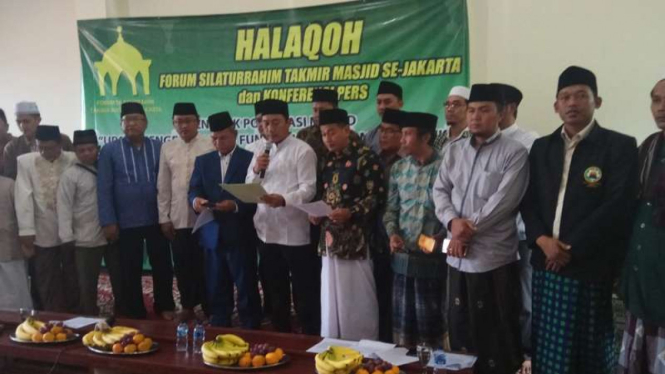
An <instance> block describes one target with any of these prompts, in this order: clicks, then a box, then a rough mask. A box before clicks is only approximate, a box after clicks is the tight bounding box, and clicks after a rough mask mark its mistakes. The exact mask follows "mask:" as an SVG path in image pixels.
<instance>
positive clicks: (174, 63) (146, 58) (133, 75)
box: [78, 0, 469, 145]
mask: <svg viewBox="0 0 665 374" xmlns="http://www.w3.org/2000/svg"><path fill="white" fill-rule="evenodd" d="M78 32H79V43H80V48H81V60H82V63H83V104H84V108H85V109H84V115H83V118H84V123H85V125H86V127H87V128H94V129H96V130H97V132H98V134H99V136H100V140H101V141H102V142H103V143H104V142H108V141H110V140H113V139H115V138H117V137H118V136H122V131H121V127H120V118H119V116H120V104H121V103H122V102H124V101H139V102H141V103H143V105H144V107H145V109H146V112H147V116H148V120H149V126H148V131H147V133H148V135H150V136H153V137H157V138H159V139H162V140H167V139H169V138H171V137H173V136H175V135H176V133H175V131H174V129H173V127H172V121H171V114H172V108H173V104H174V103H176V102H179V101H191V102H194V103H195V104H196V106H197V108H198V111H199V114H200V115H201V119H202V121H201V125H200V127H201V129H202V130H203V131H206V130H207V128H208V127H207V123H206V121H205V119H206V118H207V116H208V115H210V114H212V113H216V112H220V111H225V110H226V111H229V112H230V113H231V115H232V116H233V118H234V120H235V121H236V124H237V128H238V131H239V139H238V141H239V143H240V144H241V145H242V144H247V143H249V142H251V141H253V140H254V139H255V138H256V137H257V136H258V135H256V123H255V120H254V107H253V104H254V103H255V102H256V101H258V100H261V99H266V98H277V99H282V100H285V101H288V102H289V103H290V113H291V116H292V119H293V126H292V131H293V132H296V131H298V130H299V129H301V128H304V127H307V126H310V125H311V124H312V120H311V95H312V89H313V88H317V87H329V88H334V89H336V90H337V91H338V93H339V97H340V107H342V108H344V109H346V110H347V111H348V112H349V114H350V116H351V123H352V125H353V128H354V129H355V130H356V131H358V132H360V133H362V132H365V131H367V130H370V129H371V128H373V127H374V126H376V125H377V124H378V123H379V118H378V115H377V113H376V108H375V96H376V89H377V87H378V85H379V82H380V81H381V80H390V81H394V82H396V83H398V84H400V85H401V86H402V87H403V89H404V109H405V110H412V111H425V112H430V113H434V114H437V115H439V117H440V120H439V124H440V126H443V125H444V124H445V119H444V118H443V116H442V114H443V107H442V103H443V102H444V100H445V97H446V96H447V93H448V91H449V90H450V88H451V87H453V86H455V85H468V83H469V37H468V22H467V9H466V1H465V0H412V1H405V0H378V1H362V2H351V3H343V4H335V5H327V6H318V7H309V8H298V9H290V10H282V11H270V12H259V13H245V14H233V15H219V16H217V15H215V16H197V17H168V18H125V19H101V20H85V21H78Z"/></svg>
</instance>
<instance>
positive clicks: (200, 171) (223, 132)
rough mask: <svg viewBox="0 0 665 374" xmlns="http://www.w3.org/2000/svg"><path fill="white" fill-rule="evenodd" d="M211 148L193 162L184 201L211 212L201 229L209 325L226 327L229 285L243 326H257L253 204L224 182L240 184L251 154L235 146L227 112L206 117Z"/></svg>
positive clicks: (230, 300) (230, 307)
mask: <svg viewBox="0 0 665 374" xmlns="http://www.w3.org/2000/svg"><path fill="white" fill-rule="evenodd" d="M208 124H209V125H210V131H211V138H212V142H213V145H214V146H215V148H216V150H215V151H213V152H210V153H206V154H204V155H202V156H199V157H197V158H196V161H195V162H194V172H193V173H192V178H191V180H190V182H189V201H190V203H191V204H192V206H193V207H194V210H195V211H196V212H197V213H201V212H203V211H204V210H205V209H212V211H213V214H214V217H215V219H214V220H213V221H211V222H209V223H208V224H206V225H204V226H203V227H201V229H200V243H201V246H202V247H203V251H204V255H205V279H206V293H207V299H208V313H209V314H210V324H212V325H213V326H223V327H231V315H232V313H233V304H234V303H233V284H234V283H235V286H236V288H237V290H238V313H239V315H240V323H241V324H242V327H243V328H250V329H254V328H258V327H259V325H260V323H261V306H260V299H259V292H258V288H257V269H256V232H255V231H254V225H252V216H253V215H254V212H255V210H256V206H255V205H254V204H244V203H242V202H241V201H240V200H238V199H236V198H235V197H233V195H231V194H230V193H229V192H228V191H224V190H222V188H221V187H220V184H222V182H223V183H243V182H244V181H245V176H246V173H247V167H248V166H249V163H250V161H251V160H252V153H251V152H249V151H246V150H244V149H242V148H240V147H237V146H236V137H237V135H238V133H237V132H236V129H235V127H234V123H233V120H232V119H231V116H230V115H229V113H228V112H222V113H217V114H213V115H211V116H210V117H208Z"/></svg>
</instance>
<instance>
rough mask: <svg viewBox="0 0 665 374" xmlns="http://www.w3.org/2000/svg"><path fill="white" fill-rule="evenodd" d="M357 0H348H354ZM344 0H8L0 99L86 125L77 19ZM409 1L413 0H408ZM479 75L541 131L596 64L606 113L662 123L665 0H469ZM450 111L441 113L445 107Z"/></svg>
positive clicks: (646, 129)
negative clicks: (572, 73)
mask: <svg viewBox="0 0 665 374" xmlns="http://www.w3.org/2000/svg"><path fill="white" fill-rule="evenodd" d="M346 1H348V0H346ZM338 2H344V0H250V1H247V0H246V1H237V0H236V1H230V0H225V1H219V0H1V1H0V16H1V17H2V21H0V35H2V37H0V51H2V52H3V56H2V57H0V108H4V109H5V112H7V114H8V115H9V118H10V122H11V131H12V132H14V133H18V129H17V128H16V125H15V123H14V120H13V107H14V103H15V102H16V101H19V100H35V101H37V103H38V104H39V106H40V108H41V111H42V117H43V119H44V122H45V123H55V124H58V125H60V126H61V127H62V129H63V131H65V132H67V133H71V132H72V131H74V130H75V129H78V128H81V127H82V124H81V114H80V113H81V97H80V96H81V93H80V84H81V82H80V72H81V63H80V55H79V50H78V36H77V31H76V20H77V19H91V18H104V17H147V16H173V15H197V14H223V13H238V12H249V11H259V10H271V9H282V8H293V7H301V6H312V5H321V4H330V3H338ZM404 3H405V6H408V1H407V0H404ZM468 3H469V22H470V38H471V77H472V81H473V82H487V81H494V82H506V83H511V84H514V85H515V86H517V87H519V88H520V89H521V90H522V91H523V92H524V95H525V99H524V101H523V104H522V106H521V108H520V116H519V122H520V123H522V124H523V126H524V127H528V128H531V129H534V130H536V131H538V132H539V133H540V134H546V133H549V132H551V131H552V130H553V129H554V128H555V127H556V126H557V125H558V124H559V120H558V117H557V116H556V115H555V114H554V112H553V110H552V103H553V101H554V91H555V90H556V81H557V77H558V74H559V73H560V72H561V71H562V70H563V69H564V68H565V67H566V66H568V65H570V64H578V65H581V66H585V67H588V68H590V69H592V70H593V71H594V72H595V73H596V75H597V76H598V86H599V90H600V94H601V96H602V97H603V98H604V100H605V101H604V105H603V108H601V110H600V111H599V112H598V114H597V118H598V120H599V121H600V122H601V123H602V124H603V125H604V126H606V127H610V128H613V129H616V130H619V131H623V132H626V133H629V134H631V135H633V136H636V137H637V138H638V140H642V139H644V137H646V135H647V134H649V133H651V132H653V131H654V130H653V129H654V128H655V127H654V125H653V120H652V119H651V116H650V113H649V109H648V108H649V98H648V93H649V91H650V90H651V88H652V86H653V84H654V83H655V81H656V80H657V79H658V78H659V77H661V76H664V75H665V48H663V45H664V44H663V43H664V39H663V36H664V35H665V23H663V22H662V15H663V14H665V1H663V0H638V1H633V2H619V1H614V0H585V1H579V0H558V1H547V2H546V1H536V0H468ZM439 114H440V113H439Z"/></svg>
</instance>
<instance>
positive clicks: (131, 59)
mask: <svg viewBox="0 0 665 374" xmlns="http://www.w3.org/2000/svg"><path fill="white" fill-rule="evenodd" d="M117 31H118V40H117V41H116V42H115V44H113V45H112V46H111V47H110V48H109V49H107V50H106V52H104V57H103V58H102V61H97V62H95V70H97V78H98V79H97V81H98V83H99V93H100V95H102V96H106V86H105V81H106V76H107V75H108V76H109V77H110V79H111V92H112V93H113V96H117V94H118V81H119V80H120V77H121V76H123V75H124V76H125V77H126V78H127V80H129V83H130V84H131V85H132V94H133V95H134V96H137V95H138V90H137V88H136V80H137V78H138V75H139V74H141V79H142V82H143V85H142V86H143V94H144V95H150V65H151V64H152V60H146V59H144V58H143V55H142V54H141V52H139V50H138V49H136V47H134V46H132V45H131V44H129V43H127V42H125V39H124V38H123V37H122V27H120V26H118V28H117Z"/></svg>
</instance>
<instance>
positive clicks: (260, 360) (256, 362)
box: [252, 355, 266, 368]
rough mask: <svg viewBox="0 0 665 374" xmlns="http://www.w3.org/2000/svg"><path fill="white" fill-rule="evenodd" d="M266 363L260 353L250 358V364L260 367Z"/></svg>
mask: <svg viewBox="0 0 665 374" xmlns="http://www.w3.org/2000/svg"><path fill="white" fill-rule="evenodd" d="M265 364H266V358H265V357H263V356H261V355H256V356H254V358H252V366H254V367H255V368H256V367H261V366H263V365H265Z"/></svg>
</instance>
